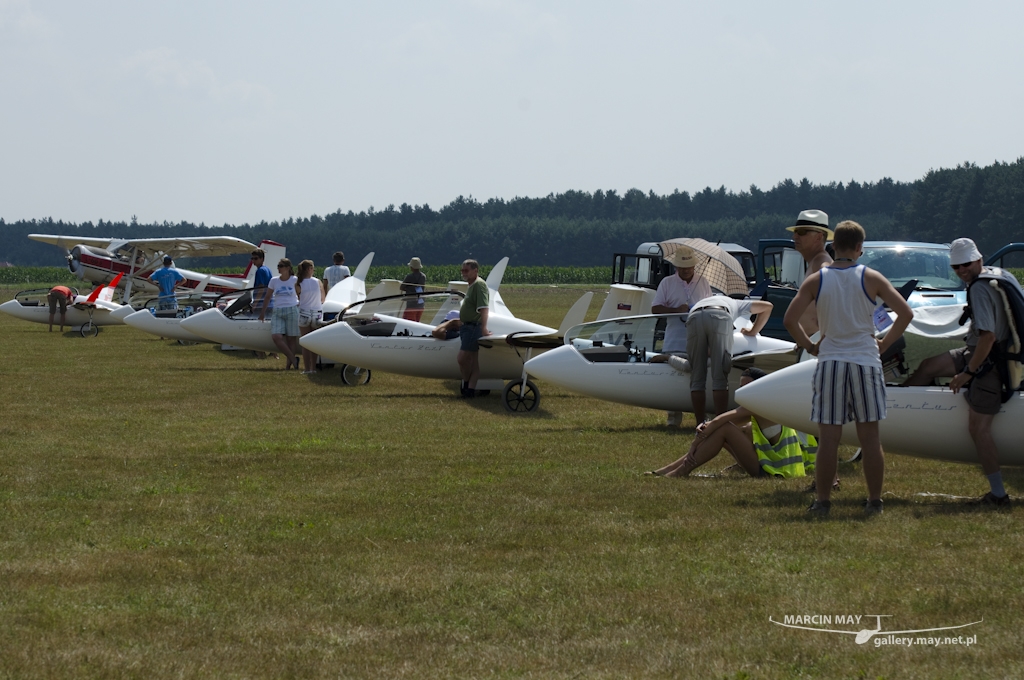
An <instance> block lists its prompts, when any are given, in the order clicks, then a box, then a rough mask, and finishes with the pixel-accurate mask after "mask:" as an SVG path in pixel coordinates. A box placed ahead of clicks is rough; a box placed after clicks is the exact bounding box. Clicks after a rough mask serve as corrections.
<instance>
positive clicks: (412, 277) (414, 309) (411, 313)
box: [402, 257, 427, 323]
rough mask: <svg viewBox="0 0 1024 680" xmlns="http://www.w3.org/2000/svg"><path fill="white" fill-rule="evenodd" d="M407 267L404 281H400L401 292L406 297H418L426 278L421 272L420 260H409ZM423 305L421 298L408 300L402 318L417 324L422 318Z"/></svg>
mask: <svg viewBox="0 0 1024 680" xmlns="http://www.w3.org/2000/svg"><path fill="white" fill-rule="evenodd" d="M408 267H409V269H410V271H409V274H408V275H407V276H406V277H405V280H404V281H402V292H403V293H405V294H406V295H419V294H421V293H422V292H423V288H424V286H426V285H427V277H426V276H425V275H424V274H423V272H422V271H421V270H422V269H423V263H422V262H420V258H418V257H414V258H412V259H411V260H409V265H408ZM425 304H426V303H425V302H424V300H423V298H421V297H415V298H409V299H408V300H407V301H406V303H405V311H404V312H402V318H403V319H408V320H409V321H416V322H417V323H418V322H419V320H420V319H421V318H422V317H423V307H424V305H425Z"/></svg>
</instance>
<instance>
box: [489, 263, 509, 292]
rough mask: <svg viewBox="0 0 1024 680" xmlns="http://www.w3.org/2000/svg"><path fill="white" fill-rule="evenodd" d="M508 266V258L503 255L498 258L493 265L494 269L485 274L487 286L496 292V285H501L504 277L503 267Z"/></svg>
mask: <svg viewBox="0 0 1024 680" xmlns="http://www.w3.org/2000/svg"><path fill="white" fill-rule="evenodd" d="M507 266H508V258H507V257H503V258H501V259H500V260H498V264H496V265H494V269H492V270H491V273H490V274H488V275H487V287H488V288H490V289H491V290H493V291H495V292H497V290H498V287H499V286H501V280H502V279H503V278H504V277H505V268H506V267H507Z"/></svg>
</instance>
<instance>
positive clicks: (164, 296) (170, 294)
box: [149, 255, 185, 312]
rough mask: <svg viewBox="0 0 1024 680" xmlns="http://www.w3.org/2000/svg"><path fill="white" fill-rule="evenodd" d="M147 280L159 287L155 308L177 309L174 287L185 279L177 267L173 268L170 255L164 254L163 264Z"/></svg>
mask: <svg viewBox="0 0 1024 680" xmlns="http://www.w3.org/2000/svg"><path fill="white" fill-rule="evenodd" d="M149 280H150V281H152V282H153V283H155V284H156V285H157V286H158V287H159V288H160V296H159V297H158V298H157V310H159V311H161V312H163V311H171V312H173V311H177V309H178V300H177V299H176V298H175V297H174V289H175V288H176V287H177V285H178V284H179V283H181V282H182V281H184V280H185V277H184V276H182V275H181V272H179V271H178V270H177V269H175V268H174V260H172V259H171V256H170V255H164V266H163V267H161V268H160V269H157V270H156V271H155V272H153V273H152V274H151V275H150V277H149Z"/></svg>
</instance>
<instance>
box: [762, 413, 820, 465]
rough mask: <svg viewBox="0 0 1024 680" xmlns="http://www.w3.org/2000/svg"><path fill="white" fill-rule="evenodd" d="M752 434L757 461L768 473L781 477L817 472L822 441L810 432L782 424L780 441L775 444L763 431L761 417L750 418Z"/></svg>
mask: <svg viewBox="0 0 1024 680" xmlns="http://www.w3.org/2000/svg"><path fill="white" fill-rule="evenodd" d="M750 433H751V436H752V437H753V439H754V450H755V451H757V462H758V463H760V465H761V470H762V471H764V473H765V474H769V475H779V476H781V477H805V476H806V475H808V474H811V473H812V472H814V460H815V456H816V455H817V453H818V442H817V441H816V440H815V439H814V437H812V436H811V435H809V434H804V433H803V432H797V431H796V430H794V429H793V428H791V427H786V426H785V425H783V426H782V434H781V435H780V436H779V443H778V444H772V443H771V442H769V441H768V438H767V437H765V436H764V434H763V433H762V432H761V428H760V426H759V425H758V424H757V419H756V418H753V417H751V419H750Z"/></svg>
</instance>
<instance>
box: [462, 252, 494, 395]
mask: <svg viewBox="0 0 1024 680" xmlns="http://www.w3.org/2000/svg"><path fill="white" fill-rule="evenodd" d="M479 272H480V265H479V264H478V263H477V261H476V260H466V261H465V262H463V263H462V278H464V279H466V282H467V283H469V288H468V289H467V290H466V297H465V299H463V300H462V310H461V311H460V312H459V319H460V320H461V321H462V327H461V328H460V329H459V338H460V339H461V342H462V347H461V349H460V350H459V372H461V373H462V396H463V397H466V398H472V397H475V396H477V391H476V382H477V379H478V378H479V377H480V345H479V344H477V341H478V340H480V338H481V337H483V336H485V335H490V334H491V333H490V331H488V330H487V311H488V309H487V302H488V297H489V296H488V290H487V283H486V282H485V281H484V280H483V279H481V278H480V277H479ZM481 396H482V395H481Z"/></svg>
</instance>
